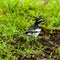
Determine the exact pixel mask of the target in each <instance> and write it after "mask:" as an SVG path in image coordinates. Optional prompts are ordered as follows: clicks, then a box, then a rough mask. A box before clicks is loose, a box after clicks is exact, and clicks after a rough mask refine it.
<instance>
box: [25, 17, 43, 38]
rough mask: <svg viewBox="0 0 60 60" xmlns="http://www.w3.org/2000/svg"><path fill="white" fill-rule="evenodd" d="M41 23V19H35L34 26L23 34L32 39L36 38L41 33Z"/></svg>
mask: <svg viewBox="0 0 60 60" xmlns="http://www.w3.org/2000/svg"><path fill="white" fill-rule="evenodd" d="M42 22H43V19H42V18H40V19H36V21H35V23H34V25H32V26H31V27H29V29H28V30H27V31H26V32H25V34H27V35H28V36H32V37H34V38H36V37H37V36H38V35H39V34H40V32H41V27H40V26H39V25H40V24H41V23H42Z"/></svg>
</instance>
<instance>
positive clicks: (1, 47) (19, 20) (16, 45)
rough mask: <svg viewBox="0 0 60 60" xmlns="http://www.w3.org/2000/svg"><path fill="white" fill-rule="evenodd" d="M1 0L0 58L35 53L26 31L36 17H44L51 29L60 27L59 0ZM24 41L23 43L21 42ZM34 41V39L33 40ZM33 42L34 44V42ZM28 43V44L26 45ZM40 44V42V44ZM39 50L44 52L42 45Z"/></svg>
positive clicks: (7, 58) (45, 23)
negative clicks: (46, 1)
mask: <svg viewBox="0 0 60 60" xmlns="http://www.w3.org/2000/svg"><path fill="white" fill-rule="evenodd" d="M43 1H44V0H33V1H32V0H6V1H5V0H1V1H0V59H1V60H2V59H5V60H9V59H11V60H18V58H19V56H20V54H25V55H27V54H34V53H35V52H36V50H34V48H31V47H30V45H29V44H30V40H29V38H28V37H27V36H25V35H24V32H25V31H26V30H27V29H28V27H30V26H31V25H33V24H34V22H35V17H36V18H39V16H42V17H43V18H44V20H45V21H44V26H46V27H47V28H49V29H54V28H55V27H60V10H59V9H60V3H59V2H58V1H57V0H54V1H52V0H49V1H48V4H43ZM21 42H22V43H21ZM33 43H34V40H33ZM33 43H32V44H33ZM25 45H27V46H25ZM38 46H40V44H38ZM39 48H40V49H39V50H38V49H37V50H38V51H37V53H38V52H40V53H42V50H43V49H42V47H41V46H40V47H39Z"/></svg>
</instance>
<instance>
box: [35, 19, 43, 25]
mask: <svg viewBox="0 0 60 60" xmlns="http://www.w3.org/2000/svg"><path fill="white" fill-rule="evenodd" d="M43 21H44V20H43V19H42V18H41V19H38V20H36V22H35V24H36V25H38V24H40V23H42V22H43Z"/></svg>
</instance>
